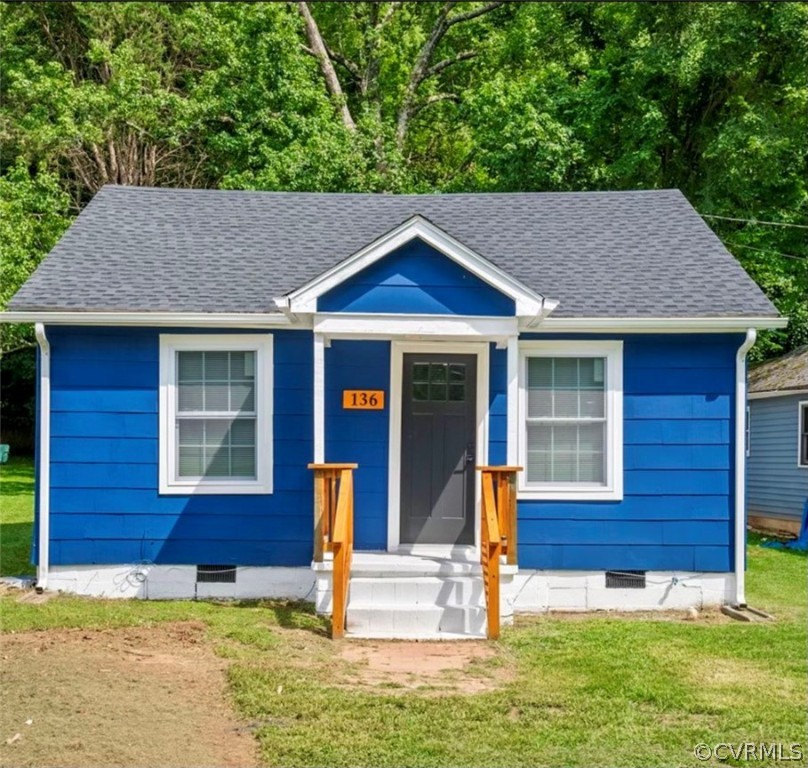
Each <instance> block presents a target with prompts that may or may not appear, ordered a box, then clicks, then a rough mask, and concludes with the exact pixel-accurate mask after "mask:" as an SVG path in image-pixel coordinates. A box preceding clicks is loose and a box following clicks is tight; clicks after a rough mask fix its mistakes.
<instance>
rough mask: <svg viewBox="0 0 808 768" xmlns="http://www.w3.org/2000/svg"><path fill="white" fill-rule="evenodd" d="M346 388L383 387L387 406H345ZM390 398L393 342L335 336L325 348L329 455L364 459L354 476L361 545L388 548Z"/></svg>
mask: <svg viewBox="0 0 808 768" xmlns="http://www.w3.org/2000/svg"><path fill="white" fill-rule="evenodd" d="M343 389H381V390H383V391H384V393H385V407H384V409H383V410H378V411H363V410H343V408H342V390H343ZM389 399H390V342H388V341H333V342H331V346H330V347H328V348H327V349H326V350H325V434H326V440H325V458H326V461H329V462H356V463H358V464H359V469H358V470H357V472H356V476H355V480H354V489H355V511H354V515H355V526H354V531H355V534H354V535H355V539H356V547H357V548H358V549H387V459H388V454H389V440H390V403H389Z"/></svg>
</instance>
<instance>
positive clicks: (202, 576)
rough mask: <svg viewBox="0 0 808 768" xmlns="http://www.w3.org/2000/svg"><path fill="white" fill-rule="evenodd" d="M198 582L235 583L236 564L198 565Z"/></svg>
mask: <svg viewBox="0 0 808 768" xmlns="http://www.w3.org/2000/svg"><path fill="white" fill-rule="evenodd" d="M196 583H197V584H235V583H236V566H235V565H197V566H196Z"/></svg>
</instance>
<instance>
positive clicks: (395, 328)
mask: <svg viewBox="0 0 808 768" xmlns="http://www.w3.org/2000/svg"><path fill="white" fill-rule="evenodd" d="M312 327H313V328H314V332H315V333H322V334H324V335H326V336H328V337H329V338H332V339H334V338H345V339H356V338H364V339H367V338H391V339H392V338H396V337H401V336H406V337H408V338H409V339H413V338H414V337H421V336H423V337H426V338H428V339H434V338H435V337H445V338H453V339H456V338H460V339H468V340H470V341H476V340H478V339H483V338H485V339H488V340H491V341H504V340H505V339H507V338H508V337H510V336H515V335H516V333H517V320H516V318H515V317H471V316H464V315H384V314H364V313H362V314H360V313H354V314H348V313H341V312H340V313H337V312H335V313H318V314H316V315H314V321H313V326H312Z"/></svg>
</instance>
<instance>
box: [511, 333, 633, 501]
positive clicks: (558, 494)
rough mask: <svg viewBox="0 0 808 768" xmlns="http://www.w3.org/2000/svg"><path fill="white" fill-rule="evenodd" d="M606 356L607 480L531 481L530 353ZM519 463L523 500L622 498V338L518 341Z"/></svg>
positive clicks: (532, 355) (553, 355)
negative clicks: (528, 423)
mask: <svg viewBox="0 0 808 768" xmlns="http://www.w3.org/2000/svg"><path fill="white" fill-rule="evenodd" d="M537 356H541V357H604V358H605V359H606V384H607V389H606V483H605V484H604V485H584V484H577V483H567V484H561V483H552V484H550V483H547V484H540V483H532V484H531V483H530V482H529V481H528V477H527V459H528V457H527V427H526V421H525V420H526V418H527V360H528V358H530V357H537ZM518 403H519V406H518V408H519V416H518V443H517V444H518V457H517V462H516V463H517V464H519V465H521V466H523V467H525V471H524V472H520V473H519V476H518V485H517V494H518V498H519V499H520V500H525V501H528V500H531V501H532V500H535V501H620V500H622V498H623V342H622V341H619V340H608V341H543V340H541V341H522V342H520V343H519V398H518Z"/></svg>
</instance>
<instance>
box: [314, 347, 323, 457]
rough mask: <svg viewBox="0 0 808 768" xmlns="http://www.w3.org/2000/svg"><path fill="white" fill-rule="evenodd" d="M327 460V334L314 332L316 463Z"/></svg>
mask: <svg viewBox="0 0 808 768" xmlns="http://www.w3.org/2000/svg"><path fill="white" fill-rule="evenodd" d="M324 462H325V336H324V335H323V334H322V333H315V334H314V463H315V464H323V463H324Z"/></svg>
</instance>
